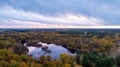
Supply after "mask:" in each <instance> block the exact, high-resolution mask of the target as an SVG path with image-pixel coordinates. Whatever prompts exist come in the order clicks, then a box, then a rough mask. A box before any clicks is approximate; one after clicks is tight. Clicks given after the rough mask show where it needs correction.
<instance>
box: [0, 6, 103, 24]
mask: <svg viewBox="0 0 120 67" xmlns="http://www.w3.org/2000/svg"><path fill="white" fill-rule="evenodd" d="M0 19H1V21H0V24H1V25H33V24H39V23H42V24H51V25H63V26H64V25H68V26H69V25H70V26H88V25H93V26H94V25H101V24H100V21H101V20H99V19H95V18H92V17H86V16H83V15H74V14H65V15H59V16H46V15H42V14H37V13H34V12H29V11H23V10H19V9H14V8H12V7H10V6H6V7H2V9H1V10H0ZM18 21H19V22H18ZM30 22H32V23H30Z"/></svg>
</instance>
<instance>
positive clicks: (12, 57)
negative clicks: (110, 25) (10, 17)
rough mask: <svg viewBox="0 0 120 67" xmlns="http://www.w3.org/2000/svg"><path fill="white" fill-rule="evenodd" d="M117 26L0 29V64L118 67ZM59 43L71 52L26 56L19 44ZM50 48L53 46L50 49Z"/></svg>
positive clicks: (11, 66) (14, 66)
mask: <svg viewBox="0 0 120 67" xmlns="http://www.w3.org/2000/svg"><path fill="white" fill-rule="evenodd" d="M119 33H120V31H119V29H115V30H114V29H110V30H109V29H107V30H105V29H0V67H120V38H119V37H120V34H119ZM38 42H45V43H54V44H57V45H61V46H63V47H65V48H67V49H68V50H70V51H71V52H73V53H75V55H74V56H73V55H67V54H65V53H63V54H61V55H60V58H58V59H52V57H51V56H50V55H48V56H44V55H42V56H40V58H39V59H36V58H32V57H31V56H30V55H28V54H27V53H28V49H27V48H26V47H25V46H24V45H23V44H24V43H27V46H36V47H39V44H38ZM53 49H54V48H53Z"/></svg>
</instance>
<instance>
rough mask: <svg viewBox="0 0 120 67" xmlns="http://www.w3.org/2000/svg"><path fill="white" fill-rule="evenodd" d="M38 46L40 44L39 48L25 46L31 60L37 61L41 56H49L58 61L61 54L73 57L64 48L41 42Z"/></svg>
mask: <svg viewBox="0 0 120 67" xmlns="http://www.w3.org/2000/svg"><path fill="white" fill-rule="evenodd" d="M38 44H41V46H40V47H35V46H27V48H28V50H29V52H28V55H31V56H32V57H33V58H37V59H38V58H40V56H41V55H45V56H48V55H50V56H51V57H52V58H53V59H59V57H60V55H61V54H63V53H66V54H68V55H74V53H72V52H70V51H69V50H68V49H67V48H64V47H63V46H61V45H56V44H47V43H42V42H39V43H38Z"/></svg>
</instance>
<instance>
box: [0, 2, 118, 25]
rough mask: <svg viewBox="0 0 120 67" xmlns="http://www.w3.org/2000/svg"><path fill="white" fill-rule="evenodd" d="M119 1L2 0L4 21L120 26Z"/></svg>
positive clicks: (0, 3) (16, 23)
mask: <svg viewBox="0 0 120 67" xmlns="http://www.w3.org/2000/svg"><path fill="white" fill-rule="evenodd" d="M119 3H120V0H109V1H106V0H35V1H34V0H1V1H0V9H1V10H0V20H1V21H0V24H1V25H11V26H12V25H23V24H24V23H27V24H26V25H30V23H31V22H32V24H34V23H35V24H45V25H51V26H52V25H53V26H54V25H57V26H65V25H68V26H76V27H78V26H117V27H118V26H119V25H120V23H119V22H120V20H119V19H120V8H119V6H120V4H119ZM16 21H19V22H20V23H18V22H16ZM57 26H56V27H57ZM39 27H40V26H39Z"/></svg>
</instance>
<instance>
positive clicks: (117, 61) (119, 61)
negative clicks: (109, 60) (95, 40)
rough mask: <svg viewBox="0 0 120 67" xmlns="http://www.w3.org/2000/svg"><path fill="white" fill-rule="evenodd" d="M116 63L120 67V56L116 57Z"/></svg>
mask: <svg viewBox="0 0 120 67" xmlns="http://www.w3.org/2000/svg"><path fill="white" fill-rule="evenodd" d="M115 62H116V66H117V67H120V55H119V56H117V57H116V60H115Z"/></svg>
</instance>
